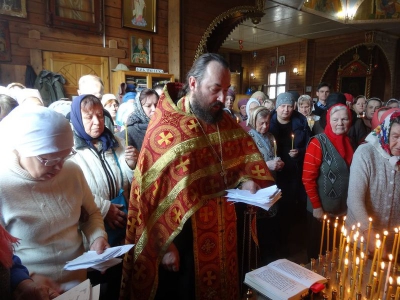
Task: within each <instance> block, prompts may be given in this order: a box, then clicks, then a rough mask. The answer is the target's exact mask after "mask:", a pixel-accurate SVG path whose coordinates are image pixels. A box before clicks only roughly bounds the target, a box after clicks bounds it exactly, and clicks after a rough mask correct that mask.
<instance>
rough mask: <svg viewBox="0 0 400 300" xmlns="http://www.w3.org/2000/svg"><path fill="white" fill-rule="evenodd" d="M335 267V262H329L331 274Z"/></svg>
mask: <svg viewBox="0 0 400 300" xmlns="http://www.w3.org/2000/svg"><path fill="white" fill-rule="evenodd" d="M335 266H336V262H335V261H334V260H333V261H331V263H330V267H329V271H330V272H332V271H333V270H334V269H335Z"/></svg>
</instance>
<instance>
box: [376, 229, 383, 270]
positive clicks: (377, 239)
mask: <svg viewBox="0 0 400 300" xmlns="http://www.w3.org/2000/svg"><path fill="white" fill-rule="evenodd" d="M376 241H377V242H378V241H379V251H378V254H377V257H376V268H375V272H376V273H378V272H379V264H380V263H381V260H380V258H381V247H382V242H381V240H380V239H379V234H376Z"/></svg>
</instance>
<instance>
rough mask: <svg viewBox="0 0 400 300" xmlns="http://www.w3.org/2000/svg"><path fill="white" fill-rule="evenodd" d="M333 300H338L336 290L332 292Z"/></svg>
mask: <svg viewBox="0 0 400 300" xmlns="http://www.w3.org/2000/svg"><path fill="white" fill-rule="evenodd" d="M332 300H337V290H336V289H333V290H332Z"/></svg>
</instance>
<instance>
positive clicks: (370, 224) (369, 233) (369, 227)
mask: <svg viewBox="0 0 400 300" xmlns="http://www.w3.org/2000/svg"><path fill="white" fill-rule="evenodd" d="M371 227H372V218H371V217H370V218H369V225H368V234H367V246H366V249H365V254H366V257H368V252H369V237H370V235H371Z"/></svg>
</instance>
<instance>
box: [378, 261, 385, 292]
mask: <svg viewBox="0 0 400 300" xmlns="http://www.w3.org/2000/svg"><path fill="white" fill-rule="evenodd" d="M384 270H385V263H384V262H381V272H380V273H379V281H378V291H377V292H376V295H377V297H378V298H379V295H380V294H381V287H382V281H383V271H384Z"/></svg>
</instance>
